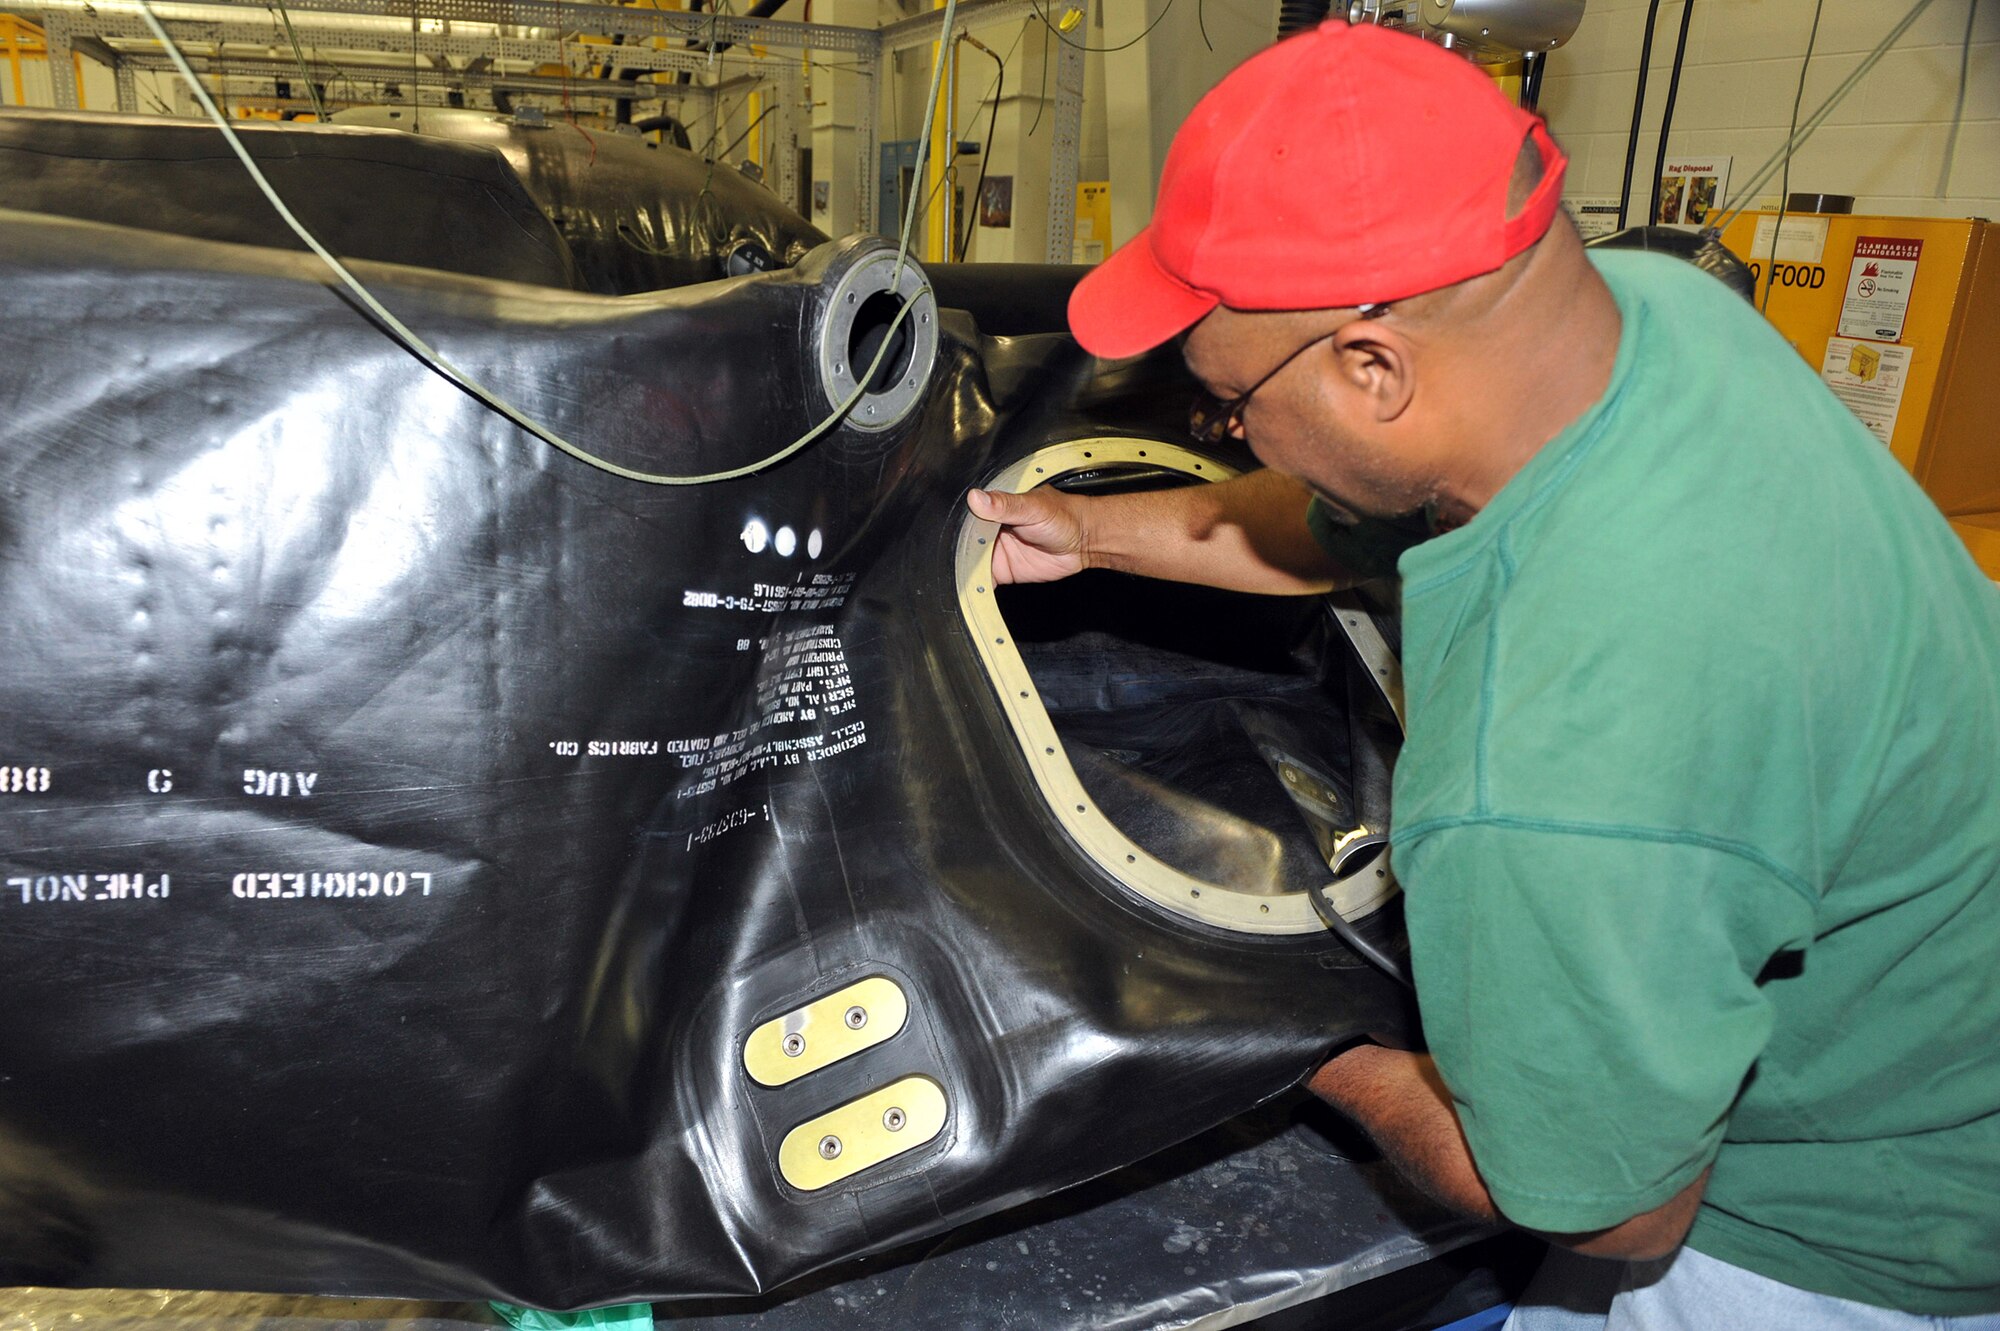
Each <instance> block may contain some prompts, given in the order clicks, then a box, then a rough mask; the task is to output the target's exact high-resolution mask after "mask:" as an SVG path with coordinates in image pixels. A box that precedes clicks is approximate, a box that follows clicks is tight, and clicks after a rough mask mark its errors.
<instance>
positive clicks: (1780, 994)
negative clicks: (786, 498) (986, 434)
mask: <svg viewBox="0 0 2000 1331" xmlns="http://www.w3.org/2000/svg"><path fill="white" fill-rule="evenodd" d="M1565 164H1566V163H1565V159H1564V157H1563V155H1562V152H1561V150H1560V149H1559V148H1557V147H1556V145H1555V144H1554V143H1553V142H1552V141H1551V140H1550V139H1549V137H1548V135H1547V133H1546V131H1545V130H1544V128H1543V127H1542V125H1541V124H1540V122H1539V121H1537V120H1535V119H1534V118H1533V117H1531V116H1529V115H1526V114H1525V113H1523V112H1521V111H1519V110H1518V109H1516V108H1514V107H1512V106H1510V105H1509V104H1508V103H1507V102H1506V100H1505V99H1504V98H1502V97H1501V96H1500V95H1499V94H1498V92H1497V91H1496V90H1495V89H1494V87H1493V85H1492V84H1491V83H1490V81H1488V80H1487V79H1486V78H1485V77H1484V76H1483V75H1482V74H1480V73H1479V72H1478V71H1477V70H1476V69H1474V68H1473V67H1471V66H1470V65H1468V64H1466V63H1465V62H1463V61H1462V60H1460V59H1458V58H1457V57H1455V56H1453V55H1450V54H1448V53H1446V52H1444V51H1443V50H1441V49H1439V48H1437V47H1434V46H1431V45H1428V44H1426V43H1423V42H1421V41H1418V40H1416V39H1415V38H1412V37H1409V36H1404V35H1399V34H1394V33H1390V32H1385V31H1383V30H1380V29H1377V28H1373V27H1367V26H1357V27H1352V28H1350V27H1347V26H1346V25H1344V24H1341V23H1338V22H1335V23H1330V24H1328V25H1326V26H1325V27H1322V28H1321V29H1319V30H1318V31H1316V32H1314V33H1310V34H1307V35H1305V36H1302V37H1298V38H1294V39H1292V40H1290V41H1287V42H1283V43H1280V44H1279V45H1277V46H1275V47H1273V48H1271V49H1269V50H1267V51H1265V52H1263V53H1261V54H1259V55H1258V56H1256V57H1254V58H1253V59H1251V60H1250V61H1249V62H1248V63H1246V64H1245V65H1244V66H1242V67H1241V68H1240V69H1238V70H1237V71H1236V72H1234V73H1233V74H1231V75H1230V76H1229V77H1228V78H1227V79H1225V80H1224V81H1223V82H1222V83H1221V84H1220V85H1218V86H1217V87H1216V88H1215V89H1214V90H1213V91H1212V92H1211V93H1209V95H1208V96H1207V97H1206V98H1204V99H1203V101H1202V102H1201V104H1200V105H1199V106H1197V107H1196V108H1195V111H1194V113H1193V114H1192V115H1191V116H1190V117H1189V119H1188V122H1187V124H1186V125H1185V126H1183V128H1182V130H1181V132H1180V134H1179V135H1178V137H1177V138H1176V139H1175V142H1174V146H1173V149H1172V151H1171V152H1170V153H1169V155H1168V158H1167V163H1166V168H1165V171H1164V173H1163V176H1162V180H1161V185H1160V196H1159V201H1158V204H1157V207H1156V209H1155V212H1154V220H1153V224H1152V225H1151V226H1150V227H1148V228H1147V229H1146V230H1145V231H1143V232H1141V233H1140V234H1139V236H1137V237H1136V238H1135V239H1134V240H1133V241H1132V242H1131V243H1130V244H1128V245H1127V246H1125V247H1124V248H1123V249H1121V250H1120V251H1119V252H1118V253H1117V254H1115V255H1113V256H1112V258H1111V259H1110V260H1109V261H1108V262H1107V263H1105V264H1104V265H1103V266H1102V267H1101V268H1099V269H1098V270H1097V271H1096V272H1094V273H1093V274H1092V275H1091V276H1090V277H1089V278H1087V279H1086V280H1085V281H1084V282H1083V283H1082V284H1081V285H1080V286H1079V287H1078V289H1077V291H1076V294H1075V296H1074V298H1073V299H1072V301H1071V304H1070V322H1071V325H1072V327H1073V329H1074V331H1075V333H1076V336H1077V338H1078V340H1079V341H1081V342H1082V343H1083V345H1084V346H1085V347H1086V348H1087V349H1089V350H1091V351H1092V352H1094V353H1096V354H1098V355H1100V356H1106V357H1118V356H1128V355H1132V354H1135V353H1138V352H1141V351H1144V350H1147V349H1149V348H1152V347H1155V346H1158V345H1160V344H1162V343H1164V342H1166V341H1168V340H1169V339H1172V338H1174V337H1176V336H1179V335H1181V334H1185V335H1186V341H1185V344H1184V354H1185V356H1186V358H1187V362H1188V365H1189V367H1190V369H1191V370H1192V371H1193V372H1194V374H1195V375H1196V377H1197V378H1199V379H1200V380H1201V381H1202V382H1203V383H1204V384H1205V385H1206V386H1207V387H1208V388H1209V389H1210V390H1212V391H1213V393H1214V394H1215V396H1216V399H1217V400H1216V401H1214V402H1211V403H1209V404H1207V405H1206V406H1205V407H1204V408H1203V409H1201V410H1199V411H1198V412H1197V415H1196V419H1195V428H1196V433H1197V434H1199V435H1203V436H1205V437H1208V438H1210V439H1217V440H1219V439H1220V438H1222V437H1223V436H1225V435H1231V436H1235V437H1237V438H1241V439H1244V440H1246V441H1247V442H1248V443H1249V445H1250V447H1251V449H1252V450H1253V451H1254V452H1255V453H1256V455H1257V456H1258V458H1259V459H1260V460H1261V461H1263V462H1264V463H1265V464H1266V465H1267V467H1268V470H1266V471H1262V472H1257V473H1252V474H1251V475H1249V476H1246V477H1244V478H1242V479H1239V480H1236V481H1230V482H1225V483H1222V484H1218V485H1209V486H1198V487H1194V488H1191V489H1183V490H1174V491H1166V492H1157V493H1152V494H1141V495H1128V496H1116V497H1103V498H1085V497H1082V496H1072V495H1064V494H1060V493H1057V492H1053V491H1035V492H1032V493H1030V494H1027V495H1018V496H1016V495H1002V494H989V493H986V492H982V491H974V492H973V494H972V495H971V497H970V499H969V501H968V502H969V503H970V505H971V508H972V510H973V512H974V513H975V514H976V515H977V516H979V517H981V518H985V519H988V520H990V521H995V522H998V523H1000V524H1001V526H1002V531H1001V534H1000V536H999V538H998V540H997V541H996V542H995V554H994V568H995V571H996V575H997V576H998V577H1000V578H1001V579H1002V580H1011V581H1041V580H1046V579H1050V578H1056V577H1062V576H1066V575H1068V574H1070V573H1073V572H1076V571H1078V570H1079V569H1081V568H1085V567H1109V568H1116V569H1123V570H1126V571H1129V572H1136V573H1144V574H1149V575H1153V576H1158V577H1166V578H1175V579H1180V580H1184V581H1190V582H1202V583H1209V584H1212V585H1217V586H1225V587H1234V588H1237V589H1240V590H1246V591H1257V592H1271V593H1304V592H1311V591H1318V590H1323V589H1325V588H1327V587H1330V586H1333V585H1335V584H1337V583H1340V582H1343V581H1349V582H1351V581H1354V580H1356V579H1358V578H1363V577H1369V576H1375V575H1379V574H1383V573H1387V572H1390V571H1392V570H1393V571H1396V572H1399V573H1400V575H1401V578H1402V595H1403V614H1404V622H1403V634H1404V638H1403V645H1404V663H1403V664H1404V671H1405V686H1406V692H1407V697H1408V700H1409V717H1410V726H1409V735H1408V739H1407V742H1406V744H1405V747H1404V750H1403V754H1402V757H1401V760H1400V763H1399V765H1398V768H1397V771H1396V782H1395V813H1396V823H1395V832H1394V841H1393V845H1394V853H1395V857H1396V866H1397V871H1398V876H1399V877H1400V878H1401V880H1402V882H1403V884H1404V887H1405V890H1406V900H1407V918H1408V925H1409V932H1410V944H1411V955H1412V959H1413V963H1414V969H1415V974H1416V981H1417V993H1418V1000H1419V1003H1420V1006H1421V1009H1422V1013H1423V1018H1424V1031H1425V1037H1426V1039H1427V1040H1428V1042H1429V1045H1430V1049H1431V1053H1430V1054H1429V1055H1417V1054H1410V1053H1403V1052H1398V1051H1393V1050H1388V1049H1383V1048H1379V1047H1377V1046H1374V1045H1362V1046H1360V1047H1357V1048H1354V1049H1351V1050H1348V1051H1344V1052H1342V1053H1341V1054H1340V1055H1339V1056H1337V1057H1335V1058H1334V1059H1332V1060H1331V1061H1330V1062H1328V1063H1327V1065H1326V1066H1325V1067H1324V1068H1322V1069H1321V1070H1320V1071H1319V1072H1318V1073H1317V1074H1316V1075H1315V1077H1314V1078H1313V1082H1312V1085H1313V1089H1314V1090H1316V1091H1317V1092H1319V1093H1320V1094H1321V1095H1322V1096H1324V1097H1325V1098H1326V1099H1328V1100H1330V1101H1331V1102H1333V1103H1334V1104H1336V1105H1338V1106H1340V1107H1341V1108H1343V1109H1345V1110H1346V1111H1347V1112H1349V1113H1350V1114H1352V1115H1353V1116H1354V1117H1356V1118H1357V1119H1359V1120H1360V1121H1361V1122H1362V1123H1363V1124H1364V1125H1365V1126H1367V1127H1368V1128H1369V1130H1370V1131H1371V1132H1372V1133H1373V1134H1374V1136H1375V1137H1376V1139H1377V1140H1378V1141H1379V1142H1380V1143H1381V1144H1382V1146H1383V1147H1384V1149H1385V1150H1386V1151H1387V1152H1388V1153H1389V1154H1390V1155H1391V1156H1392V1157H1393V1158H1395V1159H1396V1160H1397V1161H1398V1162H1399V1163H1401V1164H1402V1165H1403V1166H1404V1167H1405V1168H1406V1169H1407V1170H1408V1171H1409V1172H1411V1173H1412V1174H1413V1175H1414V1176H1415V1177H1416V1178H1417V1179H1418V1180H1419V1181H1420V1182H1422V1183H1423V1184H1425V1185H1426V1186H1427V1187H1428V1188H1430V1189H1431V1190H1432V1191H1433V1192H1435V1193H1436V1194H1437V1195H1438V1196H1439V1197H1441V1198H1443V1199H1444V1200H1446V1201H1448V1202H1451V1203H1453V1204H1455V1205H1458V1206H1460V1207H1462V1208H1463V1209H1465V1210H1466V1211H1469V1212H1472V1213H1474V1214H1479V1215H1485V1216H1497V1217H1504V1218H1505V1219H1508V1220H1510V1221H1513V1222H1514V1223H1516V1224H1519V1225H1522V1226H1524V1227H1527V1228H1530V1229H1533V1230H1536V1231H1539V1232H1542V1233H1545V1234H1548V1235H1550V1236H1551V1237H1552V1238H1554V1239H1555V1240H1556V1241H1557V1242H1558V1243H1559V1244H1561V1245H1563V1246H1565V1247H1568V1248H1572V1249H1575V1250H1576V1251H1579V1252H1582V1253H1585V1254H1590V1255H1595V1256H1605V1257H1613V1258H1619V1259H1625V1260H1627V1261H1628V1262H1629V1265H1627V1266H1625V1267H1624V1268H1623V1269H1622V1271H1621V1272H1619V1273H1618V1276H1619V1279H1618V1281H1617V1282H1616V1283H1617V1284H1618V1293H1617V1295H1616V1298H1615V1300H1614V1301H1612V1302H1611V1304H1610V1310H1609V1312H1608V1313H1606V1312H1605V1311H1604V1310H1603V1309H1602V1308H1601V1307H1600V1308H1599V1309H1598V1310H1597V1311H1596V1313H1595V1314H1594V1323H1593V1324H1595V1325H1599V1326H1603V1325H1607V1318H1608V1324H1609V1325H1611V1326H1616V1327H1674V1328H1682V1327H1686V1328H1693V1327H1718V1326H1729V1327H1739V1326H1740V1327H1757V1328H1760V1331H1761V1329H1762V1328H1770V1327H1806V1326H1812V1327H1822V1326H1831V1327H1870V1328H1890V1327H1915V1326H1920V1325H1921V1326H1927V1327H1928V1326H1950V1327H1955V1328H1961V1331H1970V1328H1973V1327H1975V1326H1976V1327H1979V1328H1981V1329H1982V1331H2000V983H1996V978H1995V977H1996V976H2000V780H1996V778H1995V761H1996V759H1995V755H1996V754H2000V593H1996V589H1995V587H1994V586H1993V584H1991V583H1989V582H1987V581H1986V580H1985V579H1984V578H1983V577H1982V576H1980V574H1979V573H1978V571H1977V569H1976V568H1975V567H1974V565H1973V564H1972V562H1971V560H1970V559H1969V558H1968V557H1967V556H1966V553H1965V551H1964V550H1963V548H1962V547H1961V546H1960V545H1959V544H1958V542H1957V541H1956V539H1955V538H1954V537H1953V536H1952V534H1951V532H1950V529H1949V528H1948V527H1947V526H1946V524H1945V523H1944V521H1943V520H1942V518H1941V517H1940V516H1939V515H1938V513H1937V511H1936V510H1935V509H1934V508H1933V507H1932V506H1931V504H1930V503H1929V501H1928V500H1927V499H1926V498H1925V497H1924V496H1923V494H1922V493H1921V492H1920V491H1919V490H1918V489H1917V488H1916V486H1915V485H1914V484H1912V482H1911V481H1910V479H1909V477H1908V476H1906V475H1905V474H1904V473H1903V472H1902V471H1901V469H1900V468H1899V467H1898V466H1897V465H1896V464H1895V462H1894V461H1893V460H1892V459H1891V458H1890V456H1889V454H1888V453H1887V451H1886V450H1884V449H1883V448H1882V447H1881V446H1880V445H1879V444H1877V443H1876V442H1875V440H1874V439H1873V437H1872V436H1871V435H1869V434H1868V433H1867V432H1866V431H1865V430H1864V429H1863V428H1862V427H1861V426H1860V425H1859V424H1858V423H1857V422H1856V421H1855V420H1854V419H1853V418H1852V417H1851V416H1850V415H1848V414H1847V412H1846V410H1845V409H1844V408H1843V407H1842V406H1841V405H1840V404H1839V403H1838V402H1837V401H1836V400H1835V399H1834V398H1833V397H1832V396H1831V395H1830V394H1829V393H1827V391H1826V390H1825V389H1824V388H1823V387H1822V386H1821V385H1820V384H1819V382H1818V380H1817V379H1816V378H1815V377H1814V375H1813V374H1812V371H1811V370H1810V369H1809V368H1808V367H1807V366H1805V365H1804V364H1803V363H1802V362H1801V361H1800V360H1799V358H1798V356H1797V355H1796V354H1794V353H1793V351H1792V350H1791V348H1790V347H1788V346H1787V345H1786V344H1785V343H1784V341H1783V340H1782V339H1781V338H1780V337H1779V336H1778V335H1777V334H1776V333H1775V332H1774V331H1773V330H1772V329H1771V328H1770V327H1769V326H1768V325H1766V324H1765V323H1764V322H1763V321H1762V320H1761V319H1760V318H1759V317H1758V316H1757V315H1756V313H1755V312H1754V311H1753V310H1752V309H1751V308H1750V307H1749V306H1748V305H1746V304H1745V303H1744V302H1742V301H1741V300H1739V299H1738V298H1737V297H1736V296H1735V295H1733V294H1732V293H1731V292H1730V291H1728V290H1727V289H1726V288H1725V287H1724V286H1723V285H1722V284H1720V283H1718V282H1716V281H1715V280H1714V279H1712V278H1710V277H1709V276H1707V275H1706V274H1703V273H1701V272H1699V271H1697V270H1695V269H1694V268H1692V267H1690V266H1687V265H1684V264H1680V263H1678V262H1677V261H1675V260H1671V259H1665V258H1661V257H1658V256H1652V255H1645V254H1630V253H1626V254H1612V255H1604V256H1602V257H1599V256H1597V255H1587V254H1586V253H1585V251H1584V250H1583V248H1582V246H1581V244H1580V242H1579V241H1578V239H1577V236H1576V233H1575V231H1574V230H1573V229H1572V228H1571V227H1570V226H1569V225H1568V224H1567V222H1566V221H1562V220H1559V219H1558V217H1557V205H1558V200H1559V196H1560V192H1561V185H1562V176H1563V169H1564V166H1565ZM1309 498H1310V503H1308V500H1309ZM1541 1315H1543V1316H1544V1317H1550V1316H1554V1315H1555V1314H1554V1313H1553V1312H1552V1311H1550V1310H1548V1309H1543V1310H1542V1314H1541ZM1517 1317H1519V1318H1520V1319H1521V1321H1522V1323H1523V1324H1524V1325H1526V1324H1529V1318H1528V1315H1527V1314H1526V1313H1525V1312H1524V1313H1522V1314H1517ZM1540 1324H1546V1322H1544V1323H1540Z"/></svg>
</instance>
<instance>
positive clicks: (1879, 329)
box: [1840, 236, 1924, 342]
mask: <svg viewBox="0 0 2000 1331" xmlns="http://www.w3.org/2000/svg"><path fill="white" fill-rule="evenodd" d="M1923 250H1924V242H1922V241H1921V240H1902V239H1899V238H1897V237H1893V236H1858V237H1856V238H1855V241H1854V262H1853V263H1852V264H1850V265H1849V266H1848V270H1847V298H1846V300H1844V301H1843V302H1841V306H1840V336H1842V337H1859V338H1865V339H1867V340H1868V341H1870V342H1896V341H1900V340H1901V339H1902V336H1903V322H1904V320H1906V319H1908V318H1909V315H1910V288H1911V287H1913V286H1915V285H1916V282H1917V256H1918V255H1920V254H1922V253H1923Z"/></svg>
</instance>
